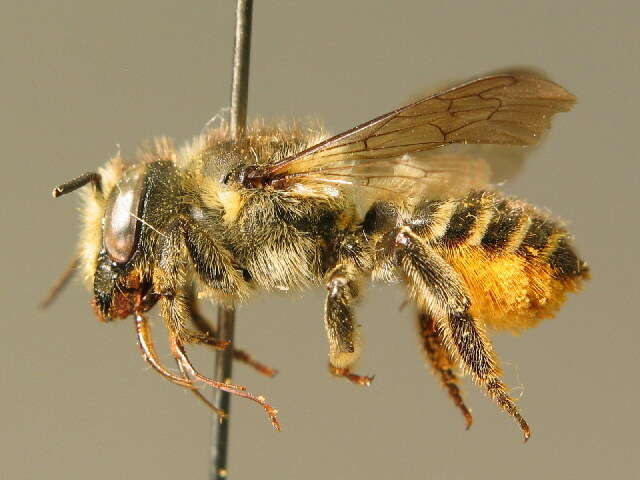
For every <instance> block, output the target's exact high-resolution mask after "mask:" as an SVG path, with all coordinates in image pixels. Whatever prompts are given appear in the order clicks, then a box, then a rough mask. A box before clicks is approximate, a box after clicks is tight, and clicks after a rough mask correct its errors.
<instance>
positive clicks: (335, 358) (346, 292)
mask: <svg viewBox="0 0 640 480" xmlns="http://www.w3.org/2000/svg"><path fill="white" fill-rule="evenodd" d="M326 285H327V290H328V293H327V299H326V302H325V314H324V325H325V328H326V331H327V339H328V340H329V371H330V372H331V373H332V374H333V375H335V376H338V377H344V378H346V379H347V380H349V381H351V382H352V383H355V384H357V385H363V386H368V385H370V384H371V381H372V380H373V377H367V376H362V375H356V374H355V373H352V372H351V366H352V365H353V364H354V363H355V362H356V361H357V360H358V358H359V356H360V338H359V335H358V326H357V324H356V323H355V320H354V316H353V312H352V310H351V304H352V303H353V302H354V300H355V299H356V298H357V296H358V285H357V283H356V269H355V267H352V266H349V265H347V264H339V265H337V266H336V267H335V268H333V269H332V270H331V271H329V273H328V274H327V276H326Z"/></svg>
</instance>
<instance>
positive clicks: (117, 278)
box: [93, 165, 150, 321]
mask: <svg viewBox="0 0 640 480" xmlns="http://www.w3.org/2000/svg"><path fill="white" fill-rule="evenodd" d="M145 178H146V175H145V168H144V165H138V166H134V167H131V168H129V169H127V170H126V171H125V172H124V174H123V175H122V177H121V178H120V179H119V180H118V182H117V183H116V185H115V186H114V188H113V189H112V190H111V192H110V193H109V195H108V197H107V200H106V204H105V208H104V215H103V217H102V221H101V229H102V234H101V235H100V237H101V248H100V252H99V254H98V258H97V264H96V269H95V273H94V279H93V292H94V298H93V305H94V308H95V311H96V315H97V316H98V318H99V319H100V320H102V321H108V320H111V319H112V318H125V317H127V316H129V315H130V314H132V313H134V311H135V309H136V308H139V307H140V306H141V305H142V303H143V298H145V295H146V293H147V292H148V290H149V288H150V282H149V281H146V279H144V278H143V275H142V273H141V272H140V270H139V269H137V268H135V263H136V261H135V259H136V257H137V255H136V254H137V253H138V251H139V249H140V248H139V246H140V243H141V241H142V235H141V234H142V228H141V227H142V221H141V219H142V218H143V217H144V214H145V213H144V207H145V193H146V190H147V188H146V182H145Z"/></svg>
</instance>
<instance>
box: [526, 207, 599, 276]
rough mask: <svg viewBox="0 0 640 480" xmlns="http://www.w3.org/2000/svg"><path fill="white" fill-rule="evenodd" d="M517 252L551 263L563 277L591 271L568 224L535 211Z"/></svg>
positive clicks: (584, 274) (527, 257) (532, 258)
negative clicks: (578, 250)
mask: <svg viewBox="0 0 640 480" xmlns="http://www.w3.org/2000/svg"><path fill="white" fill-rule="evenodd" d="M516 253H517V254H518V255H521V256H523V257H525V258H526V259H528V260H530V261H534V260H536V261H539V262H544V263H547V264H548V265H549V266H550V267H551V268H552V269H553V271H554V272H555V273H556V275H557V276H559V277H570V278H575V277H585V276H587V274H588V271H589V269H588V267H587V265H586V263H585V262H584V261H583V260H582V259H580V258H579V257H578V255H577V254H576V252H575V250H574V248H573V245H571V242H570V239H569V233H568V232H567V231H566V230H565V229H564V227H562V225H560V224H559V223H558V222H555V221H553V220H551V219H549V218H546V217H544V216H543V215H541V214H538V213H536V214H534V216H533V218H532V220H531V225H530V226H529V229H528V230H527V232H526V234H525V236H524V238H523V239H522V242H521V243H520V245H519V247H518V249H517V250H516Z"/></svg>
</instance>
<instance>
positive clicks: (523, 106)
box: [247, 73, 575, 194]
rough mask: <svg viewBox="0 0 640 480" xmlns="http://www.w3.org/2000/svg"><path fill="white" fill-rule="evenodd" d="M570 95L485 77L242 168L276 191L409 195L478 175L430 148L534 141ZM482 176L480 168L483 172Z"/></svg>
mask: <svg viewBox="0 0 640 480" xmlns="http://www.w3.org/2000/svg"><path fill="white" fill-rule="evenodd" d="M574 102H575V97H574V96H573V95H572V94H570V93H569V92H567V91H566V90H565V89H563V88H562V87H560V86H559V85H557V84H555V83H553V82H551V81H549V80H546V79H544V78H541V77H539V76H535V75H533V74H530V73H509V74H498V75H491V76H487V77H483V78H479V79H477V80H473V81H471V82H468V83H464V84H462V85H458V86H456V87H453V88H451V89H449V90H445V91H443V92H440V93H437V94H435V95H431V96H429V97H426V98H423V99H421V100H418V101H417V102H414V103H412V104H410V105H407V106H404V107H401V108H398V109H396V110H394V111H392V112H389V113H387V114H385V115H381V116H380V117H377V118H374V119H373V120H370V121H369V122H366V123H363V124H361V125H358V126H357V127H354V128H352V129H350V130H347V131H346V132H343V133H340V134H338V135H336V136H334V137H331V138H329V139H328V140H325V141H323V142H321V143H319V144H317V145H314V146H312V147H310V148H308V149H306V150H304V151H302V152H300V153H298V154H296V155H293V156H291V157H288V158H285V159H283V160H281V161H279V162H277V163H274V164H271V165H267V166H265V167H262V168H260V169H256V170H254V171H252V172H249V177H250V178H248V179H247V180H248V181H249V182H250V183H251V184H254V185H258V184H260V185H265V184H269V185H272V186H273V187H274V188H277V189H287V188H290V186H291V185H292V184H296V183H304V182H307V181H312V182H320V183H333V184H338V185H351V186H356V187H370V188H377V189H388V190H390V191H394V192H397V193H402V194H413V193H417V191H419V190H422V189H423V188H430V187H432V186H433V185H435V184H436V183H442V182H443V180H446V181H445V183H447V182H449V183H452V184H453V183H455V182H456V179H466V180H464V181H469V180H470V178H471V177H472V176H474V175H475V176H477V175H479V173H478V169H479V170H481V171H484V169H485V167H477V168H476V167H474V166H473V165H472V164H473V160H472V159H471V158H470V157H469V156H467V155H460V154H458V155H447V154H441V152H448V150H449V149H447V150H444V151H442V150H437V153H436V152H433V151H432V152H429V151H430V150H434V149H437V148H439V147H444V146H447V145H451V144H476V145H481V144H490V145H533V144H535V143H537V142H538V140H539V137H540V135H541V134H542V133H543V132H544V130H545V129H547V128H549V126H550V121H551V117H552V116H553V114H555V113H557V112H562V111H567V110H569V109H570V108H571V106H572V105H573V103H574ZM485 173H486V172H485Z"/></svg>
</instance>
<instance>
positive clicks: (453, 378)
mask: <svg viewBox="0 0 640 480" xmlns="http://www.w3.org/2000/svg"><path fill="white" fill-rule="evenodd" d="M418 334H419V335H420V340H421V343H422V348H423V349H424V352H425V355H426V357H427V359H428V360H429V363H430V364H431V367H432V369H433V372H434V373H435V374H436V375H437V376H438V377H439V378H440V382H441V383H442V386H443V387H444V388H445V389H446V390H447V392H448V394H449V397H451V399H452V400H453V403H454V404H455V405H456V407H458V409H459V410H460V411H461V412H462V415H464V418H465V420H466V422H467V430H468V429H469V428H470V427H471V424H472V423H473V417H472V416H471V412H470V411H469V409H468V408H467V406H466V405H465V404H464V401H463V400H462V396H461V395H460V389H459V388H458V377H457V375H456V374H455V373H454V371H453V369H454V368H455V364H454V362H453V360H452V358H451V355H449V352H447V349H446V348H445V346H444V344H443V342H442V337H441V335H440V334H439V333H438V331H437V328H436V325H435V322H434V319H433V317H432V316H431V315H429V314H428V313H426V312H420V313H418Z"/></svg>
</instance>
